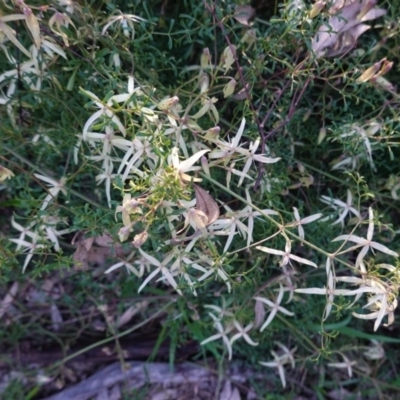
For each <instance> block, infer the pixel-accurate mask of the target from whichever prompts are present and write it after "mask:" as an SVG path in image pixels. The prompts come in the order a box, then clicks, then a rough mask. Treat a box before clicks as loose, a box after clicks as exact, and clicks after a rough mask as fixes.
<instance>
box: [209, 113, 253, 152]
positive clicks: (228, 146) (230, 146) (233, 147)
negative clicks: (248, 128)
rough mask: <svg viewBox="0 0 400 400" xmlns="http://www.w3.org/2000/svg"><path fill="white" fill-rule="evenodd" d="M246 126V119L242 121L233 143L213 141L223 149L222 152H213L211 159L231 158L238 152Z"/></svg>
mask: <svg viewBox="0 0 400 400" xmlns="http://www.w3.org/2000/svg"><path fill="white" fill-rule="evenodd" d="M245 125H246V119H245V118H243V119H242V123H241V124H240V127H239V130H238V131H237V133H236V136H235V137H234V138H233V139H232V141H231V142H225V141H223V140H219V139H216V140H213V142H214V143H215V144H216V145H217V146H218V147H219V148H220V149H221V150H213V151H212V152H211V153H210V154H209V157H210V158H212V159H213V158H218V159H219V158H225V157H228V156H229V157H230V156H232V155H233V153H235V152H238V151H239V149H240V146H239V142H240V139H241V137H242V135H243V131H244V127H245Z"/></svg>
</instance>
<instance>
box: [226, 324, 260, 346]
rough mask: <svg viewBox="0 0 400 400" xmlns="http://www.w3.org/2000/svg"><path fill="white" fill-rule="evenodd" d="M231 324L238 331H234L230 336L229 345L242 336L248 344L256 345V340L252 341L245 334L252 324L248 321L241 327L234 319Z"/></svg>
mask: <svg viewBox="0 0 400 400" xmlns="http://www.w3.org/2000/svg"><path fill="white" fill-rule="evenodd" d="M233 326H234V327H235V328H236V330H237V331H238V333H235V334H234V335H233V336H232V337H231V340H230V342H231V345H232V344H233V343H234V342H235V341H236V340H238V339H240V338H243V339H244V340H245V341H246V342H247V343H248V344H249V345H250V346H258V343H257V342H254V341H253V340H251V338H250V336H249V335H248V334H247V332H249V331H250V330H251V329H252V328H253V326H254V324H253V323H250V324H248V325H247V326H246V327H245V328H243V327H242V325H240V324H239V322H237V321H236V319H235V320H234V321H233Z"/></svg>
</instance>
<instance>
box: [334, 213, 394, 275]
mask: <svg viewBox="0 0 400 400" xmlns="http://www.w3.org/2000/svg"><path fill="white" fill-rule="evenodd" d="M368 214H369V224H368V231H367V238H366V239H364V238H361V237H359V236H355V235H340V236H338V237H336V238H335V239H333V240H332V242H336V241H338V240H345V241H349V242H353V243H356V246H355V248H358V247H362V249H361V251H360V253H359V254H358V256H357V259H356V268H357V267H358V266H359V265H360V263H361V261H362V260H363V259H364V257H365V256H366V254H367V253H368V250H369V249H375V250H379V251H381V252H382V253H385V254H388V255H390V256H393V257H398V256H399V255H398V254H397V253H396V252H395V251H392V250H390V249H388V248H387V247H386V246H384V245H383V244H380V243H378V242H374V241H372V237H373V236H374V213H373V211H372V208H371V207H370V208H369V211H368Z"/></svg>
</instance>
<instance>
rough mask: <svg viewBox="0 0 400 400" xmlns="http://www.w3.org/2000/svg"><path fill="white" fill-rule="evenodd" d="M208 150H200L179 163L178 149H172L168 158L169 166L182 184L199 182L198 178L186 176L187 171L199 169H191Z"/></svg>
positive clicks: (197, 168)
mask: <svg viewBox="0 0 400 400" xmlns="http://www.w3.org/2000/svg"><path fill="white" fill-rule="evenodd" d="M208 151H210V150H208V149H207V150H200V151H198V152H197V153H195V154H193V155H192V156H191V157H189V158H188V159H187V160H184V161H182V162H181V161H179V155H178V153H179V149H178V147H174V148H173V149H172V152H171V156H170V164H172V167H173V168H174V169H175V170H176V172H177V174H178V176H179V178H180V179H181V181H182V182H201V179H199V178H193V177H192V176H190V175H187V174H186V172H188V171H198V170H199V169H201V167H193V164H194V163H195V162H196V161H198V160H199V159H200V158H201V157H202V156H203V155H204V154H206V153H207V152H208Z"/></svg>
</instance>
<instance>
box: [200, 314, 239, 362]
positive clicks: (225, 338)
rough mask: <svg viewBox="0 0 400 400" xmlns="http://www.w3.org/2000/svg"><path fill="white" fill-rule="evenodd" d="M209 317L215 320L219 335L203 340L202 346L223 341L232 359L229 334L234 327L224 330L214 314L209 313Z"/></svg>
mask: <svg viewBox="0 0 400 400" xmlns="http://www.w3.org/2000/svg"><path fill="white" fill-rule="evenodd" d="M208 315H209V316H210V317H211V318H212V319H213V320H214V327H215V329H216V330H217V331H218V333H217V334H215V335H212V336H210V337H209V338H207V339H205V340H203V341H202V342H201V343H200V345H202V346H203V345H205V344H206V343H209V342H212V341H214V340H218V339H222V341H223V343H224V345H225V347H226V349H227V350H228V358H229V360H231V359H232V345H231V342H230V341H229V339H228V336H227V335H228V333H229V332H230V331H231V330H232V326H228V327H226V328H224V327H223V326H222V324H221V321H220V319H219V318H217V317H216V316H215V315H214V314H212V313H208Z"/></svg>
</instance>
